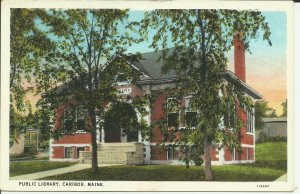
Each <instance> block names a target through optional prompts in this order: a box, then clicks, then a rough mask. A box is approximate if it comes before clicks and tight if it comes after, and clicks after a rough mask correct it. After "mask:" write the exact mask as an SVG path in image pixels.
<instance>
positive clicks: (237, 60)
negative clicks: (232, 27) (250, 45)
mask: <svg viewBox="0 0 300 194" xmlns="http://www.w3.org/2000/svg"><path fill="white" fill-rule="evenodd" d="M233 44H234V73H235V75H236V76H238V77H239V78H240V79H241V80H243V81H244V82H246V66H245V48H244V44H243V43H242V42H241V41H239V38H238V35H237V34H236V35H235V36H234V40H233Z"/></svg>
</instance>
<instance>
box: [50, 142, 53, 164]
mask: <svg viewBox="0 0 300 194" xmlns="http://www.w3.org/2000/svg"><path fill="white" fill-rule="evenodd" d="M52 143H53V139H52V138H50V140H49V160H50V161H51V160H52V159H53V158H52V156H53V155H52V154H53V147H52Z"/></svg>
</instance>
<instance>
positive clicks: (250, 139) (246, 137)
mask: <svg viewBox="0 0 300 194" xmlns="http://www.w3.org/2000/svg"><path fill="white" fill-rule="evenodd" d="M237 111H238V116H239V117H240V119H242V121H243V123H244V124H243V127H242V128H241V144H248V145H253V144H254V136H253V135H250V134H247V128H246V123H247V114H246V113H245V112H244V110H243V109H242V108H241V107H239V108H238V110H237Z"/></svg>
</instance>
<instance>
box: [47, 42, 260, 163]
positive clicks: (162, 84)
mask: <svg viewBox="0 0 300 194" xmlns="http://www.w3.org/2000/svg"><path fill="white" fill-rule="evenodd" d="M159 54H160V52H159V51H158V52H151V53H144V54H143V55H142V58H143V59H142V60H140V61H139V62H138V63H135V64H134V68H135V69H137V70H138V71H140V72H141V73H142V75H143V76H141V79H140V80H139V81H138V82H137V84H136V85H132V84H130V83H129V82H123V83H119V84H118V86H116V87H117V89H118V90H119V91H120V95H123V96H127V95H129V96H136V95H138V96H141V95H145V94H148V93H155V94H156V96H157V98H156V99H155V100H154V102H153V104H152V105H151V106H148V107H146V109H147V111H148V113H149V114H148V115H147V116H145V118H144V119H145V120H146V121H147V122H148V124H150V123H151V122H155V121H157V120H159V119H161V118H163V117H165V116H172V115H173V117H174V116H178V115H179V114H181V115H182V114H183V115H184V116H185V117H188V115H192V114H193V113H192V112H189V111H187V110H185V111H183V112H180V113H179V112H172V114H170V115H164V114H165V113H164V104H165V103H166V104H168V100H170V99H168V97H167V94H166V92H165V89H166V88H167V87H172V86H173V84H174V80H175V79H176V75H175V74H174V73H172V72H171V73H168V74H162V73H161V67H162V66H163V64H162V63H161V62H158V60H157V59H158V56H159ZM234 61H235V73H233V72H231V71H227V76H226V79H232V80H236V81H237V82H238V84H239V85H240V87H241V88H242V89H243V91H244V92H245V93H246V94H247V95H248V96H249V97H250V98H251V99H252V100H253V101H255V100H258V99H261V98H262V96H261V95H260V94H259V93H258V92H256V91H255V90H254V89H253V88H251V87H250V86H249V85H248V84H247V83H246V70H245V53H244V49H243V45H242V44H241V43H240V42H239V41H235V42H234ZM224 81H225V80H224ZM182 100H183V104H184V105H185V107H188V103H189V98H188V97H183V98H182ZM178 111H179V110H178ZM82 112H83V110H82V108H80V107H78V108H77V109H76V116H75V119H73V120H72V121H73V122H77V126H80V125H79V123H80V121H81V120H82V119H83V117H82ZM63 114H64V115H67V114H68V110H67V109H66V108H64V105H62V106H60V107H58V109H57V115H63ZM238 115H239V116H240V118H241V119H242V120H243V122H244V124H245V125H244V127H242V128H241V129H240V130H241V146H242V152H238V151H236V150H234V151H233V152H231V151H229V150H228V149H227V148H224V149H217V148H214V147H212V149H211V157H212V164H213V165H218V164H219V165H220V164H232V163H245V162H254V161H255V130H254V123H255V122H254V110H251V111H247V112H245V111H244V110H243V109H242V108H238ZM60 123H61V119H60V118H58V117H57V118H56V121H55V126H54V129H53V130H55V129H56V128H58V126H59V124H60ZM180 127H185V126H184V123H182V124H181V126H180ZM153 134H154V136H153V137H152V139H151V141H150V142H149V141H142V138H141V135H140V134H138V138H137V139H136V140H135V141H131V142H129V141H127V137H126V135H124V133H122V129H116V130H115V131H114V132H113V133H112V132H111V131H107V130H104V129H101V130H98V133H97V142H98V157H99V158H98V161H99V163H122V164H131V163H132V164H133V163H145V164H183V162H180V161H179V160H178V159H179V157H180V153H179V151H178V150H177V149H175V148H170V149H168V150H164V149H162V148H161V147H160V146H158V145H157V144H159V143H160V142H161V141H162V133H161V131H160V129H159V127H154V128H153ZM90 150H91V135H90V134H89V133H86V132H84V131H82V130H80V129H79V128H78V131H77V132H76V133H75V134H73V135H65V136H62V137H61V138H60V139H59V140H51V141H50V160H62V161H68V160H70V161H74V160H80V161H81V162H86V163H87V162H90V160H91V152H90Z"/></svg>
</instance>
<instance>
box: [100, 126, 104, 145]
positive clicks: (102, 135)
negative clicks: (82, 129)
mask: <svg viewBox="0 0 300 194" xmlns="http://www.w3.org/2000/svg"><path fill="white" fill-rule="evenodd" d="M104 139H105V132H104V128H103V127H102V129H101V142H102V143H104Z"/></svg>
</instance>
